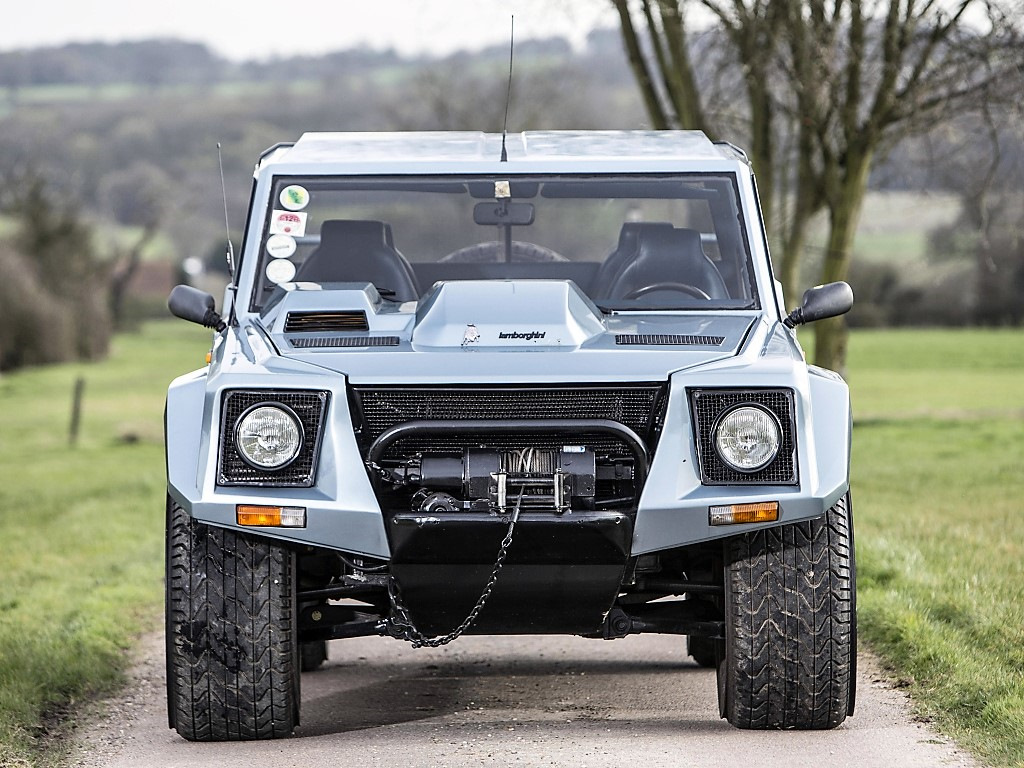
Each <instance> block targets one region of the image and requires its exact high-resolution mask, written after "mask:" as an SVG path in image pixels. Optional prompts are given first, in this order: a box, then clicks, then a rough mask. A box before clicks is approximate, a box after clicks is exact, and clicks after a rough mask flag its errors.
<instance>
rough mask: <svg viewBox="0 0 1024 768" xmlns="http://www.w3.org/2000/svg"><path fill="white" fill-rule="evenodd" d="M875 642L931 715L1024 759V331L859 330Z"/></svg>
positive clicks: (868, 619)
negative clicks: (1022, 504)
mask: <svg viewBox="0 0 1024 768" xmlns="http://www.w3.org/2000/svg"><path fill="white" fill-rule="evenodd" d="M849 369H850V374H849V375H850V382H851V386H852V388H853V396H854V417H855V426H854V455H853V489H854V501H855V514H856V520H857V556H858V577H859V578H858V590H859V593H858V598H859V604H860V620H861V632H862V637H864V638H865V639H866V640H867V641H868V642H869V643H870V645H871V646H872V647H874V648H875V649H876V650H877V651H879V652H880V653H881V654H882V655H883V657H884V658H885V659H886V660H887V662H888V663H889V664H890V665H891V666H892V668H893V669H894V670H895V671H896V673H897V674H898V675H899V676H900V677H901V678H903V679H905V680H906V681H907V683H908V685H909V688H910V692H911V694H912V695H913V697H914V701H915V705H916V706H917V707H918V709H919V710H920V711H921V713H922V714H924V715H925V716H927V717H929V718H930V719H932V720H934V722H935V723H936V725H937V726H938V727H939V728H940V729H941V730H943V731H944V732H946V733H948V734H949V735H951V736H953V737H954V738H955V739H956V740H957V741H959V742H960V743H961V744H962V745H963V746H965V747H967V748H968V749H970V750H971V751H973V752H974V753H975V754H977V755H979V756H980V757H982V758H983V759H984V760H986V761H988V762H990V763H992V764H994V765H1024V515H1022V514H1021V511H1022V510H1021V499H1022V498H1024V334H1022V333H1020V332H1019V331H1016V332H1010V331H928V332H920V331H915V332H909V331H907V332H904V331H887V332H877V333H876V332H871V333H860V334H854V335H853V336H852V338H851V347H850V359H849Z"/></svg>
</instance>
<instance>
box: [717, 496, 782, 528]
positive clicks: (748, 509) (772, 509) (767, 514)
mask: <svg viewBox="0 0 1024 768" xmlns="http://www.w3.org/2000/svg"><path fill="white" fill-rule="evenodd" d="M778 519H779V502H777V501H758V502H755V503H753V504H728V505H725V506H721V507H709V508H708V522H710V523H711V525H739V524H740V523H772V522H775V521H776V520H778Z"/></svg>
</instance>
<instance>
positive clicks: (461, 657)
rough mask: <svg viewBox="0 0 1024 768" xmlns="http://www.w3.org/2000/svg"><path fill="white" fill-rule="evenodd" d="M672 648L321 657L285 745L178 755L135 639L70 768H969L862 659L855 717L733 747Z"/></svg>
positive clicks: (491, 645) (561, 642)
mask: <svg viewBox="0 0 1024 768" xmlns="http://www.w3.org/2000/svg"><path fill="white" fill-rule="evenodd" d="M683 649H684V641H683V639H682V638H677V637H665V636H640V637H629V638H625V639H622V640H615V641H611V642H608V641H598V640H584V639H581V638H574V637H538V636H528V637H465V638H461V639H459V640H457V641H455V642H454V643H453V644H451V645H450V646H448V647H447V648H443V649H438V650H412V649H411V648H409V647H407V646H405V645H404V644H402V643H400V642H399V641H397V640H391V639H382V638H365V639H358V640H342V641H335V642H333V643H332V644H331V647H330V660H329V661H328V662H327V664H326V665H325V667H324V668H323V669H321V670H319V671H317V672H314V673H310V674H306V675H303V678H302V707H303V708H302V725H301V726H300V727H299V729H298V730H297V731H296V734H295V736H294V737H293V738H290V739H284V740H279V741H273V742H259V743H242V744H192V743H189V742H186V741H184V740H183V739H181V738H179V737H178V736H177V734H175V733H174V732H173V731H170V730H168V729H167V718H166V712H165V708H164V673H163V639H162V638H161V637H159V636H152V637H150V638H147V640H146V642H145V644H144V648H143V654H144V656H143V658H142V659H141V662H140V664H139V665H138V666H137V667H136V669H135V671H134V672H133V677H132V682H131V684H130V685H129V687H128V689H127V691H126V693H125V695H124V696H123V697H121V698H118V699H115V700H112V701H109V702H106V703H105V704H104V705H103V711H102V712H101V713H99V714H97V715H96V716H95V718H94V721H93V722H92V723H91V724H90V725H88V726H86V727H84V728H83V729H82V732H81V734H80V737H79V739H78V744H77V746H76V748H75V752H74V755H73V757H72V761H71V762H72V764H73V765H76V766H79V767H80V768H99V767H100V766H103V767H104V768H114V767H117V768H120V767H122V766H132V767H133V768H134V767H135V766H174V767H175V768H189V767H191V766H216V768H236V767H237V768H255V767H256V766H274V768H279V767H281V766H303V767H305V768H309V767H311V766H319V765H323V766H339V767H343V766H360V768H369V767H371V766H389V767H391V766H398V767H399V768H416V767H418V766H432V767H441V766H519V765H522V766H573V768H579V767H582V766H600V767H604V766H627V765H628V766H639V767H640V768H661V767H662V766H665V767H671V768H685V767H686V766H702V768H710V767H711V766H738V765H749V766H758V768H765V767H766V766H803V765H817V766H828V767H829V768H832V767H833V766H858V767H860V768H864V767H865V766H885V767H886V768H888V767H889V766H901V767H912V766H922V767H923V766H928V768H932V767H933V766H946V765H956V766H973V765H975V763H974V762H972V760H971V759H970V758H969V757H968V756H967V755H966V754H965V753H963V752H961V751H959V750H958V749H957V748H956V747H955V746H954V745H952V744H951V743H949V741H948V740H946V739H943V738H942V737H940V736H938V735H936V734H935V733H934V732H933V731H931V730H930V729H929V728H928V727H927V726H926V725H924V724H922V723H920V722H917V721H915V720H914V718H913V717H912V715H911V713H910V709H909V707H908V705H907V701H906V697H905V696H904V695H903V694H902V693H901V692H900V691H898V690H895V689H893V687H892V686H891V685H890V684H889V683H888V682H886V681H885V680H884V678H883V676H882V675H881V674H880V673H879V671H878V666H877V664H876V663H875V662H874V660H873V659H872V658H871V657H866V656H862V657H861V660H860V680H859V689H858V704H857V714H856V716H855V717H853V718H851V719H849V720H847V722H846V723H845V724H844V725H842V726H841V727H839V728H837V729H836V730H834V731H827V732H783V733H756V732H745V731H739V730H736V729H734V728H732V727H731V726H729V725H728V724H727V723H726V722H725V721H724V720H720V719H719V717H718V708H717V704H716V700H715V675H714V673H713V672H711V671H708V670H703V669H700V668H698V667H697V666H695V665H694V664H693V662H692V661H691V660H690V659H689V658H688V657H687V656H686V655H685V651H684V650H683Z"/></svg>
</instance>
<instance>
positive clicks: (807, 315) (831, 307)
mask: <svg viewBox="0 0 1024 768" xmlns="http://www.w3.org/2000/svg"><path fill="white" fill-rule="evenodd" d="M852 306H853V288H851V287H850V285H849V284H848V283H844V282H838V283H827V284H826V285H818V286H815V287H814V288H810V289H808V290H807V291H804V300H803V303H802V304H801V305H800V306H799V307H798V308H797V309H794V310H793V311H792V312H790V313H789V317H787V318H786V319H785V320H783V321H782V322H783V323H785V324H786V327H787V328H795V327H796V326H798V325H802V324H803V323H813V322H814V321H815V320H824V319H825V318H826V317H837V316H838V315H845V314H846V313H847V312H849V311H850V308H851V307H852Z"/></svg>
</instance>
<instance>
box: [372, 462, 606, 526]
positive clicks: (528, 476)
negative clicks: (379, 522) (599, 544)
mask: <svg viewBox="0 0 1024 768" xmlns="http://www.w3.org/2000/svg"><path fill="white" fill-rule="evenodd" d="M383 474H384V479H386V480H387V481H388V482H390V483H392V485H393V486H395V487H396V488H401V487H406V488H408V487H417V486H418V488H417V490H416V491H415V492H414V493H413V494H412V497H411V507H412V510H413V511H414V512H456V511H471V512H492V513H497V514H505V513H506V510H507V509H508V508H510V507H512V506H515V505H518V506H519V508H520V509H523V510H551V511H554V512H556V513H558V514H562V513H565V512H568V511H569V510H570V509H593V508H594V495H595V492H596V488H597V460H596V457H595V455H594V452H593V451H592V450H590V449H588V448H586V447H584V446H563V447H562V448H561V449H560V450H546V449H539V448H523V449H519V450H511V451H509V450H505V451H502V450H489V449H486V448H465V449H463V451H462V454H461V455H458V454H440V453H438V454H430V453H428V454H422V455H419V456H416V457H413V458H410V459H408V460H407V461H406V462H405V463H404V464H403V465H402V466H399V467H392V468H389V469H386V470H383Z"/></svg>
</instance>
